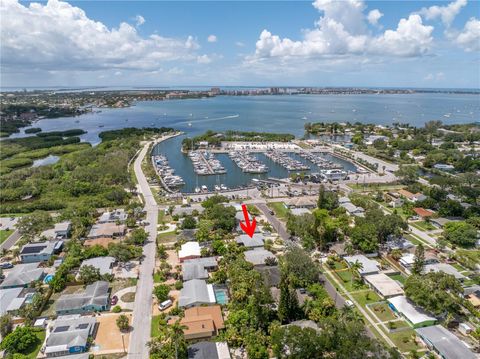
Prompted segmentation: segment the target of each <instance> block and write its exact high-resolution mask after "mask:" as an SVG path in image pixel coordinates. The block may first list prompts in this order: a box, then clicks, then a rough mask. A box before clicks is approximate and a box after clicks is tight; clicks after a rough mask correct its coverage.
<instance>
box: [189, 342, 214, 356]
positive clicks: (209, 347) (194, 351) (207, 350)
mask: <svg viewBox="0 0 480 359" xmlns="http://www.w3.org/2000/svg"><path fill="white" fill-rule="evenodd" d="M188 359H218V354H217V346H216V344H215V343H214V342H199V343H195V344H192V345H190V346H189V347H188Z"/></svg>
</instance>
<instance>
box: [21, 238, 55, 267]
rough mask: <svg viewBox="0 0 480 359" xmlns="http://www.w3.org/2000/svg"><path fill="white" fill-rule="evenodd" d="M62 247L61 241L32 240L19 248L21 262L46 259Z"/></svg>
mask: <svg viewBox="0 0 480 359" xmlns="http://www.w3.org/2000/svg"><path fill="white" fill-rule="evenodd" d="M62 247H63V241H48V242H33V243H28V244H25V245H24V246H23V247H22V249H21V250H20V258H21V260H22V262H23V263H34V262H43V261H48V260H49V259H50V258H51V257H52V255H53V254H54V253H58V252H59V251H60V250H61V248H62Z"/></svg>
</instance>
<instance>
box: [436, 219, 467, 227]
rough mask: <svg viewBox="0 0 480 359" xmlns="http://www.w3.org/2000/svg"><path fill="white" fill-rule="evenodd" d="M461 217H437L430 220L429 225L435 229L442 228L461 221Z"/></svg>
mask: <svg viewBox="0 0 480 359" xmlns="http://www.w3.org/2000/svg"><path fill="white" fill-rule="evenodd" d="M461 220H462V218H461V217H449V218H445V217H438V218H431V219H430V223H432V224H433V225H434V226H435V227H437V228H443V227H444V226H445V225H446V224H447V223H450V222H458V221H461Z"/></svg>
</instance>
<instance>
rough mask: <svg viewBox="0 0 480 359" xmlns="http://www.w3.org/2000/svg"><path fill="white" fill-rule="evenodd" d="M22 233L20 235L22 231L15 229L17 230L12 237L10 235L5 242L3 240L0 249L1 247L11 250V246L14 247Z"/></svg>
mask: <svg viewBox="0 0 480 359" xmlns="http://www.w3.org/2000/svg"><path fill="white" fill-rule="evenodd" d="M20 237H21V235H20V232H19V231H18V230H15V232H13V233H12V234H11V235H10V237H8V238H7V239H6V240H5V242H3V243H2V244H1V245H0V250H1V249H5V250H9V249H10V248H12V247H13V246H14V245H15V243H17V241H18V240H19V239H20Z"/></svg>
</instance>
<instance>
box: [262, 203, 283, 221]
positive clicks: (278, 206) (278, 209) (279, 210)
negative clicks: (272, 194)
mask: <svg viewBox="0 0 480 359" xmlns="http://www.w3.org/2000/svg"><path fill="white" fill-rule="evenodd" d="M267 205H268V207H270V208H271V209H272V211H274V212H275V216H277V217H278V218H283V219H285V218H287V213H288V209H287V208H286V207H285V205H284V203H283V202H270V203H268V204H267Z"/></svg>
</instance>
